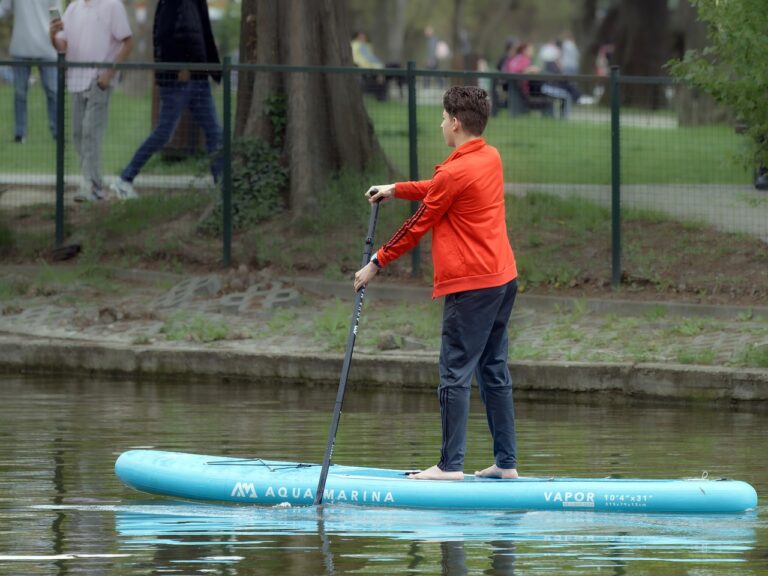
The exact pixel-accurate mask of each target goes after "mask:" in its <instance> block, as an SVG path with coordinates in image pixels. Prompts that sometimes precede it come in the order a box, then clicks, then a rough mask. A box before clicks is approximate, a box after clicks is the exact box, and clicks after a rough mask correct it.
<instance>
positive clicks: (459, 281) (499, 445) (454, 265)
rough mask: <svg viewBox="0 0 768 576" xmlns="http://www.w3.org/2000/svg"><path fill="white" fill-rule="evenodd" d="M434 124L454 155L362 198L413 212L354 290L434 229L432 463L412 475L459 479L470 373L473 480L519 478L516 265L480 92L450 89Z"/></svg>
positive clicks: (485, 105)
mask: <svg viewBox="0 0 768 576" xmlns="http://www.w3.org/2000/svg"><path fill="white" fill-rule="evenodd" d="M443 108H444V110H443V121H442V123H441V124H440V127H441V128H442V131H443V138H444V140H445V143H446V144H447V145H448V146H449V147H450V148H455V150H454V151H453V153H451V155H450V156H448V158H447V159H446V160H445V161H444V162H443V163H442V164H440V165H438V166H437V167H436V168H435V173H434V174H433V175H432V179H431V180H422V181H418V182H397V183H395V184H384V185H378V186H373V187H371V189H370V190H369V191H368V193H367V195H368V200H369V202H378V201H380V200H381V201H387V200H389V199H391V198H400V199H403V200H417V201H421V204H420V206H419V208H418V210H417V211H416V212H415V213H414V214H413V216H411V217H410V218H409V219H408V220H406V221H405V222H404V223H403V225H402V226H401V227H400V229H399V230H398V231H397V232H396V233H395V234H394V236H392V238H391V239H390V240H389V241H388V242H387V243H386V244H384V246H382V247H381V248H380V249H379V250H378V251H377V252H376V254H375V255H374V256H373V257H372V258H371V262H370V263H369V264H367V265H366V266H364V267H363V268H361V269H360V270H358V271H357V273H356V274H355V282H354V286H355V290H359V289H360V288H362V287H363V286H365V285H367V284H368V282H370V281H371V280H372V279H373V278H374V276H376V274H377V273H378V271H379V270H380V269H382V268H384V267H386V266H387V265H388V264H389V263H391V262H393V261H394V260H396V259H397V258H399V257H400V256H402V255H403V254H405V253H406V252H408V251H409V250H410V249H412V248H413V247H414V246H416V244H418V242H419V240H420V239H421V237H422V236H424V234H426V233H427V232H428V231H429V230H432V260H433V265H434V290H433V292H432V297H433V298H438V297H440V296H445V303H444V308H443V327H442V342H441V347H440V362H439V369H440V385H439V387H438V397H439V400H440V415H441V420H442V431H443V440H442V448H441V450H440V461H439V462H438V463H437V465H435V466H432V467H431V468H428V469H427V470H424V471H422V472H418V473H415V474H412V475H410V478H414V479H430V480H461V479H463V478H464V453H465V449H466V440H467V419H468V417H469V398H470V392H471V385H472V377H473V376H474V377H475V378H476V379H477V382H478V385H479V387H480V396H481V398H482V399H483V402H484V403H485V407H486V414H487V417H488V426H489V428H490V431H491V435H492V436H493V451H494V463H493V465H491V466H489V467H488V468H486V469H484V470H481V471H479V472H475V475H476V476H486V477H495V478H517V459H516V455H515V415H514V406H513V400H512V378H511V376H510V374H509V369H508V366H507V355H508V338H507V325H508V323H509V317H510V314H511V313H512V306H513V304H514V301H515V294H516V293H517V268H516V266H515V257H514V254H513V253H512V247H511V246H510V244H509V238H508V236H507V225H506V220H505V209H504V174H503V169H502V163H501V157H500V156H499V152H498V151H497V150H496V149H495V148H494V147H492V146H489V145H488V144H486V142H485V141H484V140H483V138H482V134H483V131H484V130H485V126H486V124H487V122H488V116H489V113H490V103H489V101H488V94H487V93H486V92H485V90H482V89H480V88H476V87H473V86H454V87H452V88H449V89H448V90H447V91H446V92H445V94H444V96H443Z"/></svg>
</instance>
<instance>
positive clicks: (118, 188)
mask: <svg viewBox="0 0 768 576" xmlns="http://www.w3.org/2000/svg"><path fill="white" fill-rule="evenodd" d="M110 189H111V190H112V192H114V193H115V198H117V199H118V200H136V199H137V198H138V197H139V195H138V194H137V193H136V190H134V189H133V184H131V183H130V182H128V181H126V180H123V179H122V178H117V179H116V180H115V181H114V182H112V184H111V185H110Z"/></svg>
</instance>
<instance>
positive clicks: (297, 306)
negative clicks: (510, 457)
mask: <svg viewBox="0 0 768 576" xmlns="http://www.w3.org/2000/svg"><path fill="white" fill-rule="evenodd" d="M65 271H66V268H65V269H57V271H54V269H51V268H49V267H45V266H16V267H6V268H4V270H3V278H4V284H5V286H6V288H5V289H4V293H3V295H2V300H1V301H0V302H1V304H2V315H0V369H2V370H4V371H6V372H16V373H18V372H23V373H35V374H48V375H54V376H57V375H62V374H65V373H67V374H81V375H93V376H100V377H104V376H114V377H125V378H132V379H146V378H152V379H158V378H160V379H174V380H192V379H195V380H199V379H216V380H241V381H253V382H258V381H264V380H277V381H286V382H288V381H290V382H303V383H307V384H312V383H334V382H338V378H339V372H340V368H341V360H342V357H343V350H344V344H345V342H346V337H347V331H348V328H349V318H350V314H351V309H352V300H353V294H352V290H351V287H350V286H347V284H344V283H339V282H331V281H326V280H322V279H318V278H276V277H272V276H270V275H269V273H267V272H264V271H262V272H260V273H257V272H255V271H250V270H247V269H245V268H244V267H243V268H241V269H240V270H239V271H230V272H229V273H223V274H208V275H203V276H180V275H174V274H165V273H155V272H144V271H139V270H129V271H119V270H112V271H105V270H102V271H100V272H98V273H95V272H93V271H91V273H90V276H89V275H84V274H80V275H74V276H72V275H70V276H67V275H66V274H65V273H64V272H65ZM70 273H71V269H70ZM8 286H10V288H8ZM440 311H441V302H440V301H436V302H432V301H431V300H430V292H429V289H428V288H426V287H418V286H403V285H400V284H388V283H385V282H382V283H378V284H375V285H372V286H371V287H370V288H369V290H368V293H367V295H366V302H365V307H364V310H363V315H362V318H361V324H360V330H359V333H358V339H357V344H356V349H355V355H354V361H353V364H352V370H351V373H350V380H349V384H350V386H352V387H354V386H388V387H393V388H424V389H429V390H431V389H434V387H435V385H436V373H437V368H436V366H437V357H438V353H439V323H440ZM767 347H768V309H763V308H760V307H757V308H746V307H738V306H705V305H700V304H683V303H669V304H666V303H661V302H654V303H647V302H625V301H620V300H583V299H581V300H572V299H567V298H554V297H546V296H534V295H526V294H522V295H520V297H519V300H518V302H517V304H516V307H515V312H514V314H513V319H512V327H511V344H510V367H511V370H512V372H513V376H514V378H515V387H516V391H517V393H520V394H527V395H536V396H538V395H542V396H549V395H552V394H559V393H591V394H599V395H602V396H603V397H605V398H607V399H616V398H623V397H647V398H657V399H671V400H688V401H750V402H753V401H757V402H760V401H766V400H768V367H765V366H763V365H762V362H763V361H764V360H763V356H762V355H763V354H764V351H765V349H766V348H767Z"/></svg>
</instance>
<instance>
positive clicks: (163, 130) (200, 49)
mask: <svg viewBox="0 0 768 576" xmlns="http://www.w3.org/2000/svg"><path fill="white" fill-rule="evenodd" d="M152 40H153V42H154V56H155V62H189V63H207V64H219V52H218V49H217V48H216V44H215V43H214V40H213V32H212V30H211V21H210V18H209V15H208V5H207V4H206V3H205V0H160V1H159V3H158V5H157V10H156V12H155V21H154V25H153V29H152ZM208 76H210V77H211V78H213V80H214V81H215V82H221V72H220V71H217V70H195V71H193V72H190V71H189V70H179V71H176V70H158V71H157V72H155V83H156V84H157V87H158V90H159V92H160V113H159V114H158V117H157V125H156V126H155V129H154V130H153V131H152V133H151V134H150V135H149V136H148V137H147V139H146V140H145V141H144V143H143V144H142V145H141V146H140V147H139V149H138V150H136V153H135V154H134V155H133V158H131V161H130V162H129V163H128V165H127V166H126V167H125V169H124V170H123V171H122V173H121V174H120V177H119V178H117V179H116V180H115V181H114V182H113V183H112V186H111V188H112V191H113V192H114V194H115V196H116V197H117V198H119V199H121V200H130V199H135V198H138V193H137V192H136V191H135V190H134V187H133V180H134V179H135V178H136V176H137V175H138V174H139V172H140V171H141V169H142V168H143V167H144V165H145V164H146V163H147V161H148V160H149V159H150V158H151V157H152V156H153V155H154V154H155V153H156V152H158V151H160V150H161V149H162V148H163V146H165V145H166V143H167V142H168V141H169V140H170V139H171V136H173V132H174V130H176V126H177V124H178V123H179V120H180V119H181V115H182V114H183V113H184V111H185V110H189V111H190V112H191V113H192V117H193V118H194V120H195V122H196V123H197V124H198V125H199V126H200V127H201V128H202V129H203V132H204V133H205V146H206V150H207V151H208V154H209V155H210V156H212V157H213V156H214V155H215V154H216V152H217V150H218V149H219V146H220V144H221V137H222V135H221V127H220V126H219V122H218V120H217V118H216V106H215V104H214V102H213V95H212V94H211V85H210V83H209V81H208ZM221 164H222V158H221V157H218V158H215V159H213V161H212V164H211V173H212V174H213V180H214V182H218V180H219V177H220V175H221Z"/></svg>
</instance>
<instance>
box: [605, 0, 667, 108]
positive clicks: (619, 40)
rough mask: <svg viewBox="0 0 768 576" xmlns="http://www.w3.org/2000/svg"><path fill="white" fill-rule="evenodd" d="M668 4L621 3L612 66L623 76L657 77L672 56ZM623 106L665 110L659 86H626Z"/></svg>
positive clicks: (660, 0) (662, 0) (655, 0)
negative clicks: (618, 69)
mask: <svg viewBox="0 0 768 576" xmlns="http://www.w3.org/2000/svg"><path fill="white" fill-rule="evenodd" d="M668 23H669V10H668V8H667V0H623V2H622V3H621V7H620V11H619V18H618V21H617V23H616V29H615V30H614V46H615V50H614V53H613V62H614V63H615V64H618V65H619V66H621V73H622V75H624V76H660V75H662V74H663V70H662V66H663V65H664V64H665V63H666V62H667V60H668V59H669V57H670V56H671V52H670V46H669V41H668V40H669V33H668ZM622 104H623V105H625V106H626V105H629V106H637V107H641V108H650V109H656V108H661V107H663V106H665V104H666V102H665V99H664V90H663V89H662V86H660V85H656V86H654V85H625V86H623V87H622Z"/></svg>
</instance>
